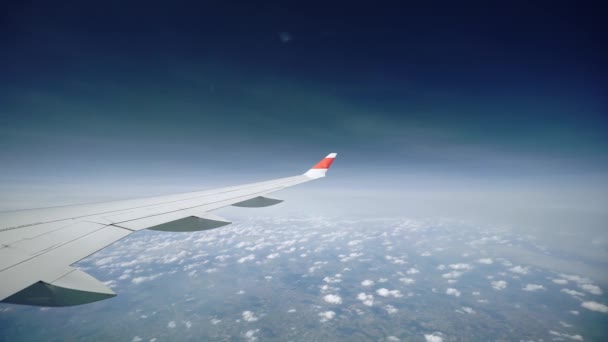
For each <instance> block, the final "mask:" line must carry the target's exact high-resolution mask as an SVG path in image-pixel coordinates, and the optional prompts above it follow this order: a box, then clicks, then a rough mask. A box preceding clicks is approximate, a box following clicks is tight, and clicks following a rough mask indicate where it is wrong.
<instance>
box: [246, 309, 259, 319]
mask: <svg viewBox="0 0 608 342" xmlns="http://www.w3.org/2000/svg"><path fill="white" fill-rule="evenodd" d="M243 319H244V320H245V321H246V322H255V321H257V320H258V318H257V317H256V316H255V314H254V313H253V312H251V311H249V310H246V311H243Z"/></svg>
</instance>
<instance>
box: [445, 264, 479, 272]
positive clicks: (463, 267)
mask: <svg viewBox="0 0 608 342" xmlns="http://www.w3.org/2000/svg"><path fill="white" fill-rule="evenodd" d="M449 267H450V268H451V269H453V270H460V271H468V270H471V269H473V266H471V265H469V264H451V265H449Z"/></svg>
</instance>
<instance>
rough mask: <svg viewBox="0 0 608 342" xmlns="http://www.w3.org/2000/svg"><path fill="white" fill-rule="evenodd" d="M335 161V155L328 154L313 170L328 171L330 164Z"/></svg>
mask: <svg viewBox="0 0 608 342" xmlns="http://www.w3.org/2000/svg"><path fill="white" fill-rule="evenodd" d="M334 159H336V153H330V154H329V155H328V156H327V157H325V158H323V159H322V160H321V161H320V162H318V163H317V164H316V165H315V166H313V167H312V168H313V169H329V167H330V166H331V163H333V162H334Z"/></svg>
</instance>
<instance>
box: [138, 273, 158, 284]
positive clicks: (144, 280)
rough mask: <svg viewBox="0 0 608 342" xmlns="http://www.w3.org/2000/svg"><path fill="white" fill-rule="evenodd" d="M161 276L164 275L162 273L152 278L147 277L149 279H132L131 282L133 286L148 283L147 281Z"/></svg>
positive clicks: (151, 276)
mask: <svg viewBox="0 0 608 342" xmlns="http://www.w3.org/2000/svg"><path fill="white" fill-rule="evenodd" d="M161 275H163V274H162V273H157V274H153V275H150V276H147V277H135V278H133V279H131V282H132V283H133V284H141V283H143V282H146V281H150V280H154V279H156V278H158V277H160V276H161Z"/></svg>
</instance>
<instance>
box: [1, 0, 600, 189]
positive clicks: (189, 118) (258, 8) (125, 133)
mask: <svg viewBox="0 0 608 342" xmlns="http://www.w3.org/2000/svg"><path fill="white" fill-rule="evenodd" d="M125 3H126V4H125ZM201 3H202V2H191V3H188V2H181V1H178V2H175V3H171V4H169V3H167V2H161V3H155V2H151V1H145V2H132V1H127V2H125V1H94V2H78V1H73V2H47V1H30V2H21V3H20V4H18V5H3V6H4V7H3V8H2V11H1V12H2V13H3V16H2V20H1V23H2V31H1V32H2V33H1V38H2V42H3V43H2V44H3V49H2V54H1V55H0V58H1V68H2V69H1V77H0V89H1V93H2V94H1V95H0V118H1V126H0V143H1V145H2V150H1V151H0V161H1V163H2V165H3V168H2V171H0V176H1V178H2V179H3V183H4V185H3V187H4V188H5V189H6V188H7V187H12V186H14V185H15V184H32V183H36V182H38V183H41V184H44V183H54V182H55V183H56V182H59V181H60V182H64V183H66V182H67V183H70V182H71V181H77V180H78V181H81V182H86V181H89V180H90V179H98V180H104V181H109V180H113V179H133V178H138V179H141V178H143V179H148V178H150V179H162V180H163V182H164V181H165V180H170V179H171V177H177V178H180V179H188V180H189V182H191V183H196V181H195V180H196V179H197V177H200V176H201V175H203V176H204V177H208V178H209V177H211V178H213V177H217V171H218V169H225V170H226V171H225V173H226V174H239V173H240V174H243V173H249V172H251V173H256V172H258V171H262V170H267V169H268V163H267V162H266V161H268V162H270V161H272V163H273V165H274V169H273V170H274V171H272V172H273V174H272V175H273V176H274V175H275V173H276V175H277V176H279V175H285V174H290V173H292V172H293V170H300V169H301V168H302V167H303V165H302V163H303V162H304V163H308V161H312V162H314V161H315V160H316V159H318V157H319V156H322V155H324V154H326V153H328V152H332V151H336V152H339V153H340V157H341V158H340V159H341V160H340V163H342V165H341V167H342V170H343V171H342V172H343V173H344V174H343V176H344V177H346V178H348V175H351V176H353V177H355V175H356V174H357V172H359V171H370V170H373V171H374V172H379V173H380V174H384V175H388V176H389V177H397V176H400V175H403V174H407V173H412V172H413V173H417V174H420V173H440V174H446V173H449V174H451V175H457V176H459V177H467V178H476V179H494V178H501V179H516V180H519V179H525V180H526V181H531V182H532V181H537V180H538V181H542V180H545V179H546V178H547V177H549V178H551V177H553V176H564V175H565V176H568V177H571V176H572V175H574V176H577V177H580V178H581V179H585V177H588V176H589V175H590V174H592V175H593V176H594V177H595V176H597V174H600V175H604V174H605V169H606V164H607V162H608V160H607V158H606V153H605V151H606V148H607V147H608V138H607V137H608V135H607V134H606V132H607V128H608V127H607V124H608V119H607V114H606V99H605V96H603V95H604V94H606V93H608V89H606V88H607V86H606V81H605V80H606V67H605V62H604V61H605V60H608V58H607V57H608V56H606V52H605V49H602V43H603V39H602V38H605V25H604V24H603V22H602V21H603V18H605V15H604V13H605V12H604V11H603V10H601V4H599V3H593V2H573V1H566V2H558V1H544V2H539V1H521V2H520V1H516V2H512V1H504V2H496V3H494V4H488V3H487V2H466V1H465V2H453V1H445V2H440V1H432V2H427V3H425V4H422V3H411V4H402V3H400V2H390V3H386V2H385V3H372V2H366V3H365V4H355V3H333V4H331V5H328V4H327V3H317V4H314V3H310V2H298V3H297V4H295V2H294V4H291V3H289V2H284V1H283V2H274V3H273V2H264V3H258V2H249V1H247V2H243V4H236V3H232V4H226V2H225V1H205V2H204V4H201ZM7 6H9V7H7ZM10 6H12V7H10ZM277 156H280V158H277ZM261 160H263V161H264V162H260V161H261ZM306 165H307V164H306ZM223 174H224V173H223ZM251 178H255V177H251ZM258 178H259V177H258ZM6 192H7V191H5V193H6Z"/></svg>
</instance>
